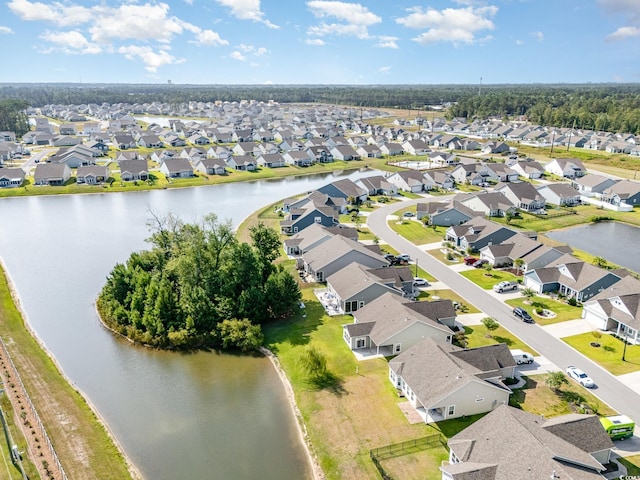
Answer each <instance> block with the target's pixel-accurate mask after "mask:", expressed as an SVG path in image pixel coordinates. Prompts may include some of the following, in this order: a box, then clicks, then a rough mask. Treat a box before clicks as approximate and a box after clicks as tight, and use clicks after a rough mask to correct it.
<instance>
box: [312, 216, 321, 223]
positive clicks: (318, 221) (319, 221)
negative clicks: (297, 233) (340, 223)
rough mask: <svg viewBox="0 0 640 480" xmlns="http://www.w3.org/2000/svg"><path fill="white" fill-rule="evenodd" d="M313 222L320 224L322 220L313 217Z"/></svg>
mask: <svg viewBox="0 0 640 480" xmlns="http://www.w3.org/2000/svg"><path fill="white" fill-rule="evenodd" d="M313 221H314V222H316V223H322V218H321V217H314V218H313Z"/></svg>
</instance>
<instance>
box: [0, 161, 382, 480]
mask: <svg viewBox="0 0 640 480" xmlns="http://www.w3.org/2000/svg"><path fill="white" fill-rule="evenodd" d="M378 173H379V172H375V171H372V170H368V171H365V172H355V173H351V174H349V175H347V174H343V173H335V174H326V175H314V176H307V177H288V178H284V179H278V180H269V181H259V182H251V183H231V184H223V185H213V186H203V187H198V188H186V189H168V190H152V191H145V192H135V193H108V194H96V195H74V196H67V195H64V196H63V195H60V196H50V197H23V198H5V199H1V200H0V215H1V218H2V226H1V227H0V257H2V259H3V260H4V263H5V265H6V267H7V274H8V275H9V277H10V279H11V281H12V282H13V285H14V286H15V288H16V290H17V292H18V294H19V296H20V300H21V304H22V307H23V310H24V311H25V313H26V316H27V321H28V322H29V324H30V325H31V327H32V328H33V330H34V331H35V332H36V333H37V335H38V337H40V339H41V340H42V341H43V342H44V344H45V345H46V347H47V348H48V350H49V351H50V352H51V353H52V354H53V356H54V357H55V358H56V360H57V362H58V363H59V365H60V366H61V368H62V370H63V371H64V373H65V374H66V375H67V376H68V377H69V378H70V379H71V381H72V382H73V383H74V385H75V386H76V387H77V388H78V389H79V390H80V391H82V392H83V393H84V394H85V395H86V397H87V398H88V399H89V400H90V401H91V403H92V404H93V405H94V406H95V407H96V409H97V410H98V412H99V414H100V415H101V416H102V417H103V419H104V420H105V421H106V423H107V424H108V426H109V428H110V430H111V431H112V432H113V433H114V435H115V437H116V438H117V440H118V441H119V443H120V444H121V445H122V447H123V449H124V450H125V452H126V454H127V456H128V457H129V458H130V459H131V461H132V462H133V463H134V464H135V465H136V467H137V468H138V469H139V470H140V472H141V473H142V475H143V476H144V477H145V478H148V479H153V480H163V479H166V480H175V479H187V480H188V479H194V480H195V479H202V478H208V479H233V480H242V479H247V480H249V479H256V478H260V479H263V480H267V479H274V480H276V479H278V480H287V479H290V480H294V479H295V480H298V479H301V478H307V477H309V476H310V469H309V465H308V462H307V458H306V455H305V452H304V449H303V446H302V444H301V441H300V438H299V436H298V431H297V427H296V424H295V419H294V417H293V414H292V412H291V410H290V408H289V405H288V401H287V398H286V396H285V393H284V389H283V388H282V385H281V383H280V380H279V378H278V376H277V373H276V372H275V370H274V368H273V367H272V365H271V363H270V362H269V361H268V360H267V359H265V358H263V357H249V356H234V355H228V354H219V353H205V352H198V353H182V354H181V353H171V352H162V351H156V350H150V349H147V348H143V347H137V346H133V345H131V344H130V343H129V342H127V341H126V340H123V339H120V338H116V337H114V336H113V335H112V334H111V333H110V332H108V331H106V330H105V329H104V327H103V326H102V324H101V323H100V321H99V319H98V317H97V314H96V312H95V307H94V302H95V299H96V297H97V295H98V293H99V291H100V289H101V288H102V285H103V284H104V281H105V278H106V276H107V274H108V273H109V271H110V270H111V269H112V268H113V266H114V265H115V264H116V263H117V262H124V261H126V259H127V258H128V256H129V254H130V253H131V252H132V251H135V250H140V249H144V248H146V247H147V244H146V243H145V241H144V239H145V238H146V237H148V235H149V232H148V230H147V228H146V225H145V223H146V221H147V220H148V219H149V218H150V211H153V212H156V213H158V214H160V215H166V214H167V213H169V212H172V213H174V214H176V215H178V216H179V217H180V218H181V219H183V220H184V221H186V222H192V221H196V220H199V219H200V218H202V216H203V215H205V214H207V213H210V212H214V213H216V214H217V215H218V218H219V219H220V220H225V219H230V220H231V221H232V223H233V224H234V226H237V225H239V224H240V223H241V222H242V220H243V219H245V218H246V217H247V216H248V215H250V214H251V213H253V212H254V211H256V210H258V209H259V208H260V207H262V206H264V205H267V204H270V203H273V202H275V201H277V200H279V199H282V198H285V197H288V196H292V195H294V194H298V193H302V192H306V191H310V190H313V189H316V188H318V187H320V186H322V185H324V184H326V183H329V182H331V181H333V180H336V179H340V178H345V177H349V178H352V179H355V178H358V177H362V176H368V175H372V174H378Z"/></svg>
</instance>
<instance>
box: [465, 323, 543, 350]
mask: <svg viewBox="0 0 640 480" xmlns="http://www.w3.org/2000/svg"><path fill="white" fill-rule="evenodd" d="M464 332H465V334H466V336H467V347H468V348H474V347H484V346H487V345H494V344H496V343H506V344H507V346H508V347H509V349H510V350H513V349H520V350H525V351H527V352H530V353H531V354H532V355H537V353H536V352H535V351H534V350H533V349H532V348H531V347H530V346H529V345H527V344H526V343H524V342H523V341H522V340H520V339H519V338H518V337H516V336H515V335H513V334H512V333H510V332H508V331H507V330H506V329H505V328H504V327H502V326H500V327H498V328H497V329H496V330H494V331H493V332H489V330H487V327H485V326H484V325H473V326H470V327H469V326H467V327H464Z"/></svg>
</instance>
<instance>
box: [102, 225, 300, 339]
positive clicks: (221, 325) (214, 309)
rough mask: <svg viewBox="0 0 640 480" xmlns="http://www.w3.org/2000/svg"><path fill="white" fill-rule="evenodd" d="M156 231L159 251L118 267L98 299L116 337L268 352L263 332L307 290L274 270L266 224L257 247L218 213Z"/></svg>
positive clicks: (259, 228)
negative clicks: (238, 236) (261, 348)
mask: <svg viewBox="0 0 640 480" xmlns="http://www.w3.org/2000/svg"><path fill="white" fill-rule="evenodd" d="M149 227H150V229H151V232H152V233H151V236H150V237H149V238H148V239H147V241H148V242H150V243H151V245H152V248H151V249H150V250H144V251H140V252H134V253H132V254H131V255H130V256H129V258H128V260H127V262H126V263H124V264H121V263H120V264H117V265H115V266H114V268H113V269H112V270H111V272H110V273H109V275H108V277H107V281H106V283H105V285H104V287H103V288H102V291H101V292H100V295H99V296H98V300H97V307H98V311H99V313H100V316H101V318H102V320H103V322H105V324H106V325H107V326H109V327H110V328H112V329H113V330H115V331H116V332H118V333H120V334H122V335H125V336H126V337H128V338H130V339H132V340H134V341H135V342H139V343H142V344H145V345H150V346H154V347H159V348H169V349H192V348H201V347H212V348H223V349H239V350H242V351H249V350H255V349H257V348H258V347H259V346H260V345H261V344H262V340H263V337H262V330H261V325H262V324H264V323H267V322H271V321H274V320H278V319H281V318H285V317H287V316H289V315H291V314H292V312H293V311H294V309H295V308H297V306H298V303H299V301H300V298H301V294H300V288H299V286H298V284H297V282H296V280H295V279H294V278H293V276H292V275H291V274H290V273H289V272H288V271H286V270H285V269H284V268H282V266H281V265H276V264H275V260H276V259H277V258H278V256H279V249H280V238H279V235H278V233H277V232H276V231H275V230H273V229H271V228H268V227H266V226H264V225H263V224H262V223H260V224H258V225H256V226H254V227H252V228H251V244H249V243H246V242H239V241H238V240H237V239H236V237H235V235H234V234H233V231H232V228H231V224H230V222H228V221H227V222H219V221H218V219H217V217H216V215H215V214H213V213H212V214H209V215H207V216H205V217H204V219H203V221H202V222H201V223H200V224H185V223H183V222H182V221H181V220H179V219H178V218H176V217H175V216H173V215H169V216H167V217H159V216H157V215H154V216H153V218H152V220H151V221H150V222H149Z"/></svg>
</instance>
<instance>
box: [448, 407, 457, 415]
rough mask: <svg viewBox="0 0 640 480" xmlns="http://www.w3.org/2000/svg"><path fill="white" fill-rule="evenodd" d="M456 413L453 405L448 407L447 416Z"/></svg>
mask: <svg viewBox="0 0 640 480" xmlns="http://www.w3.org/2000/svg"><path fill="white" fill-rule="evenodd" d="M455 413H456V406H455V405H449V408H448V409H447V416H448V417H450V416H451V415H454V414H455Z"/></svg>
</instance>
